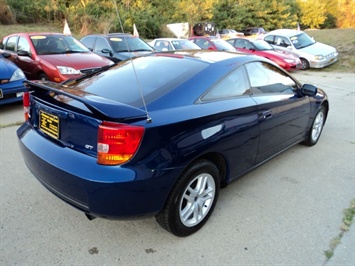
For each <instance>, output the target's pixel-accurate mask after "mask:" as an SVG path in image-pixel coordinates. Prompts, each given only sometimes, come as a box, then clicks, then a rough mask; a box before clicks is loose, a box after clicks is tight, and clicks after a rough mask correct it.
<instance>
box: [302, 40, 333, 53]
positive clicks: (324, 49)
mask: <svg viewBox="0 0 355 266" xmlns="http://www.w3.org/2000/svg"><path fill="white" fill-rule="evenodd" d="M298 50H299V51H302V52H305V53H308V54H312V55H319V54H321V55H328V54H331V53H334V52H335V51H336V49H335V48H334V47H332V46H329V45H327V44H324V43H321V42H315V43H314V44H312V45H310V46H307V47H304V48H301V49H298Z"/></svg>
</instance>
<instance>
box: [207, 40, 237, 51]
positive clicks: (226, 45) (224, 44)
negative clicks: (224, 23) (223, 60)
mask: <svg viewBox="0 0 355 266" xmlns="http://www.w3.org/2000/svg"><path fill="white" fill-rule="evenodd" d="M211 42H213V43H214V45H215V46H216V47H217V49H218V50H235V48H234V47H233V45H231V44H229V43H227V42H226V41H224V40H222V39H211Z"/></svg>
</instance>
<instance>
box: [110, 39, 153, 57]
mask: <svg viewBox="0 0 355 266" xmlns="http://www.w3.org/2000/svg"><path fill="white" fill-rule="evenodd" d="M109 42H110V45H111V47H112V49H113V51H115V52H116V53H122V52H139V51H153V48H152V47H150V46H149V45H148V44H147V43H146V42H144V41H142V40H141V39H140V38H138V37H134V36H127V37H125V36H117V37H110V38H109Z"/></svg>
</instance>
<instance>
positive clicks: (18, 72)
mask: <svg viewBox="0 0 355 266" xmlns="http://www.w3.org/2000/svg"><path fill="white" fill-rule="evenodd" d="M24 78H25V74H24V73H23V72H22V70H21V69H19V68H18V69H16V71H15V72H14V74H12V76H11V78H10V82H11V81H16V80H19V79H24Z"/></svg>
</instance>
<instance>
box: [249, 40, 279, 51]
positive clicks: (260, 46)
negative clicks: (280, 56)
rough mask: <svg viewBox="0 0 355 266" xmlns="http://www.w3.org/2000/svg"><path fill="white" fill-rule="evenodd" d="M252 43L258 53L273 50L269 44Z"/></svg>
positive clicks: (263, 42) (258, 41)
mask: <svg viewBox="0 0 355 266" xmlns="http://www.w3.org/2000/svg"><path fill="white" fill-rule="evenodd" d="M252 43H253V44H254V46H255V47H256V49H257V50H259V51H266V50H274V48H272V46H271V45H270V44H269V43H267V42H265V41H262V40H257V41H254V42H252Z"/></svg>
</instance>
